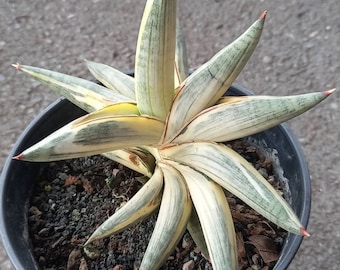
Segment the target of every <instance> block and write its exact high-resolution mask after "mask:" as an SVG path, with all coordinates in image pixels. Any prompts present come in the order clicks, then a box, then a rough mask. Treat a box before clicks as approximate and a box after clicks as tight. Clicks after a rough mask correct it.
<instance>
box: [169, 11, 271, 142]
mask: <svg viewBox="0 0 340 270" xmlns="http://www.w3.org/2000/svg"><path fill="white" fill-rule="evenodd" d="M265 15H266V13H264V14H263V15H262V16H261V18H260V19H258V20H257V21H256V22H255V23H254V24H253V25H252V26H250V28H249V29H248V30H247V31H246V32H244V33H243V34H242V35H241V36H240V37H239V38H238V39H236V40H235V41H234V42H232V43H231V44H230V45H228V46H227V47H225V48H224V49H222V50H221V51H220V52H218V53H217V54H216V55H215V56H214V57H213V58H212V59H211V60H209V61H208V62H207V63H205V64H204V65H202V66H201V67H200V68H199V69H197V70H196V71H195V72H194V73H193V74H191V75H190V76H189V77H188V78H187V79H186V80H185V81H184V82H183V83H182V85H181V86H182V88H181V89H180V90H179V92H178V93H177V94H176V96H175V99H174V102H173V104H172V106H171V110H170V115H169V117H168V120H167V122H168V126H167V130H166V133H165V136H164V141H166V142H167V141H170V140H171V138H173V136H174V135H175V134H176V133H177V132H178V131H179V129H180V128H181V127H182V126H183V125H184V124H185V123H186V122H187V121H189V120H190V119H191V118H192V117H194V116H195V115H196V114H197V113H199V112H200V111H202V110H204V109H206V108H208V107H209V106H211V105H213V104H215V103H216V102H217V101H218V99H219V98H220V97H221V96H222V95H223V94H224V93H225V91H226V90H227V89H228V88H229V87H230V85H231V84H232V82H233V81H234V80H235V79H236V77H237V76H238V75H239V73H240V72H241V70H242V69H243V67H244V66H245V64H246V63H247V61H248V59H249V58H250V56H251V54H252V53H253V51H254V49H255V47H256V45H257V43H258V41H259V39H260V36H261V33H262V28H263V24H264V20H265ZM179 116H180V117H179Z"/></svg>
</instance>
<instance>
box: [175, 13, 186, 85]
mask: <svg viewBox="0 0 340 270" xmlns="http://www.w3.org/2000/svg"><path fill="white" fill-rule="evenodd" d="M175 64H176V66H175V88H177V87H178V86H179V85H180V84H181V83H182V82H183V81H184V80H185V79H186V78H187V77H188V76H189V63H188V55H187V48H186V45H185V39H184V33H183V32H182V28H181V25H180V23H179V20H178V19H177V27H176V54H175Z"/></svg>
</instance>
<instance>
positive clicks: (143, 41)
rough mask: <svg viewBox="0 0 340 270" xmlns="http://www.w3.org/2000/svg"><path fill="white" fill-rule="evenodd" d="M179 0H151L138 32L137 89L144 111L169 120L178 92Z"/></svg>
mask: <svg viewBox="0 0 340 270" xmlns="http://www.w3.org/2000/svg"><path fill="white" fill-rule="evenodd" d="M176 7H177V1H176V0H172V1H166V0H148V1H147V2H146V6H145V10H144V15H143V19H142V22H141V27H140V30H139V35H138V42H137V52H136V63H135V87H136V88H135V93H136V98H137V104H138V108H139V110H140V111H141V114H145V115H151V116H155V117H157V118H159V119H161V120H165V117H166V116H167V114H168V112H169V108H170V105H171V102H172V99H173V96H174V62H175V48H176Z"/></svg>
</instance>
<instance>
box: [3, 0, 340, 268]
mask: <svg viewBox="0 0 340 270" xmlns="http://www.w3.org/2000/svg"><path fill="white" fill-rule="evenodd" d="M80 3H81V4H80ZM143 6H144V1H140V0H124V1H109V0H92V1H90V0H86V1H76V0H69V1H64V0H63V1H47V0H40V1H16V0H2V1H0V84H1V88H0V104H1V106H0V123H1V130H0V136H1V140H0V168H1V167H2V165H1V164H3V163H4V161H5V159H6V157H7V155H8V153H9V151H10V149H11V147H12V146H13V144H14V142H15V141H16V139H17V138H18V136H19V134H20V132H22V130H23V129H24V128H25V126H26V125H27V124H28V123H29V122H30V121H31V120H32V119H33V118H34V117H35V116H36V115H37V114H38V113H39V112H40V111H42V110H43V108H45V107H46V106H47V105H48V104H49V103H51V102H52V101H53V100H55V99H56V98H57V96H56V95H55V94H54V93H52V92H50V91H49V90H46V89H45V88H44V87H42V86H40V85H39V84H38V83H37V82H34V81H32V80H30V79H29V78H27V77H25V76H24V75H23V74H20V73H18V72H16V71H15V69H14V68H12V67H11V66H10V65H11V64H12V63H17V62H19V63H22V64H27V65H34V66H39V67H44V68H48V69H54V70H57V71H61V72H64V73H68V74H72V75H76V76H82V77H84V78H91V76H90V74H89V72H88V71H87V70H86V68H85V66H84V63H83V59H84V58H86V59H89V60H94V61H99V62H103V63H106V64H109V65H112V66H114V67H116V68H118V69H120V70H123V71H127V70H131V69H133V67H134V54H135V44H136V38H137V33H138V28H139V22H140V19H141V15H142V11H143ZM265 9H267V10H268V11H269V13H268V18H267V22H266V26H265V30H264V33H263V36H262V40H261V42H260V44H259V46H258V48H257V51H256V52H255V54H254V55H253V57H252V58H251V60H250V62H249V64H248V65H247V66H246V68H245V70H244V72H243V73H242V75H241V76H240V77H239V78H238V79H237V82H238V83H240V84H242V85H243V86H245V87H247V88H249V89H251V90H252V91H254V92H255V93H258V94H270V95H286V94H298V93H306V92H311V91H321V90H326V89H331V88H334V87H338V88H340V87H339V86H340V76H339V75H340V46H339V42H340V39H339V37H340V15H339V14H340V5H339V2H338V0H309V1H297V0H276V1H265V0H261V1H259V0H238V1H223V0H214V1H213V0H210V1H207V0H195V1H184V0H183V1H179V14H180V19H181V21H182V26H183V30H184V32H185V34H186V37H187V46H188V51H189V61H190V65H191V67H197V66H199V65H200V64H202V63H204V62H205V61H206V60H207V59H209V58H210V57H211V56H212V55H213V54H214V53H215V52H217V51H218V50H219V49H220V48H222V47H223V46H224V45H225V44H228V43H229V42H230V41H232V40H233V39H234V38H235V37H237V36H238V35H239V34H240V33H241V32H242V31H244V30H245V29H246V27H248V26H249V25H250V24H251V23H252V22H253V21H254V20H255V19H256V18H257V17H258V16H259V15H260V14H261V13H262V11H263V10H265ZM339 91H340V89H339ZM290 126H291V127H292V129H293V130H294V132H295V134H296V135H297V136H298V138H299V139H300V141H301V144H302V147H303V149H304V152H305V155H306V158H307V160H308V163H309V168H310V174H311V178H312V185H313V203H312V212H311V218H310V224H309V227H308V231H309V232H310V233H311V235H312V236H311V237H310V238H309V239H305V240H304V241H303V244H302V246H301V249H300V251H299V252H298V254H297V256H296V258H295V259H294V261H293V263H292V264H291V266H290V268H289V269H310V270H312V269H334V270H335V269H339V266H338V263H340V260H339V255H340V203H339V201H340V200H339V195H340V179H339V175H340V169H339V168H340V145H339V141H340V140H339V139H340V137H339V130H340V93H335V94H334V95H333V96H331V97H330V98H329V99H327V100H326V101H325V102H323V103H322V104H320V105H319V106H318V107H316V108H314V109H313V110H312V111H310V112H308V113H306V114H305V115H303V116H300V117H298V118H297V119H295V120H292V121H290ZM0 269H4V270H5V269H12V267H11V265H10V262H9V261H8V259H7V257H6V253H5V251H4V249H3V247H2V245H0Z"/></svg>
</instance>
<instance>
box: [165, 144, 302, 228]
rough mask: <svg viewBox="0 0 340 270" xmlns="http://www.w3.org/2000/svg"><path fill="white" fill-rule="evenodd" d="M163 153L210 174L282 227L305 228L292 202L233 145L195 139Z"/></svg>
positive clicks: (217, 181)
mask: <svg viewBox="0 0 340 270" xmlns="http://www.w3.org/2000/svg"><path fill="white" fill-rule="evenodd" d="M161 154H162V156H165V157H168V158H169V159H172V160H175V161H177V162H180V163H184V164H187V165H188V166H190V167H193V168H195V169H196V170H198V171H200V172H202V173H203V174H205V175H207V176H208V177H209V178H211V179H212V180H214V181H215V182H216V183H218V184H219V185H221V186H222V187H223V188H225V189H226V190H228V191H229V192H231V193H232V194H234V195H235V196H237V197H238V198H240V199H241V200H242V201H244V202H245V203H246V204H248V205H249V206H250V207H252V208H253V209H254V210H256V211H257V212H258V213H260V214H261V215H263V216H264V217H266V218H268V219H269V220H271V221H272V222H273V223H275V224H276V225H278V226H280V227H281V228H283V229H285V230H287V231H289V232H292V233H295V234H301V233H302V232H304V229H303V227H302V225H301V223H300V221H299V220H298V218H297V216H296V215H295V213H294V212H293V210H292V209H291V207H290V206H289V205H288V203H287V202H286V201H285V200H284V199H283V198H282V197H281V196H280V195H279V194H278V193H277V192H276V191H275V189H274V188H273V187H272V186H271V185H270V184H269V183H268V182H267V181H266V179H264V178H263V177H262V175H260V174H259V173H258V172H257V170H256V169H255V168H254V167H253V166H252V165H250V164H249V162H247V161H246V160H245V159H244V158H243V157H241V156H240V155H239V154H237V153H236V152H235V151H233V150H232V149H230V148H228V147H226V146H223V145H219V144H214V143H209V142H195V143H184V144H180V145H175V146H172V147H167V148H165V149H164V150H162V151H161Z"/></svg>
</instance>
